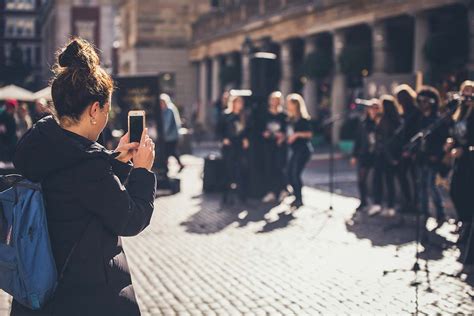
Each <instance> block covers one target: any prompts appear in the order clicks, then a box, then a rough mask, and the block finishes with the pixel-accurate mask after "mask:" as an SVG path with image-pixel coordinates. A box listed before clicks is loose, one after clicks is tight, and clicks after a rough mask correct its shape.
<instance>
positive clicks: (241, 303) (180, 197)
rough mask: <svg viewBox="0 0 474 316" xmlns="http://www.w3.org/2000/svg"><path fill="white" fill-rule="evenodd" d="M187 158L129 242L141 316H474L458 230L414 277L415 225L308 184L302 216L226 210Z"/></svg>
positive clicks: (429, 246) (433, 247) (438, 243)
mask: <svg viewBox="0 0 474 316" xmlns="http://www.w3.org/2000/svg"><path fill="white" fill-rule="evenodd" d="M184 162H185V163H186V164H187V168H186V169H185V170H184V171H183V172H182V173H181V174H180V177H181V179H182V193H180V194H177V195H175V196H169V197H161V198H159V199H158V200H157V202H156V211H155V214H154V216H153V220H152V223H151V225H150V227H149V228H147V229H146V231H145V232H143V233H142V234H141V235H140V236H138V237H134V238H128V239H126V241H125V250H126V252H127V256H128V260H129V262H130V265H131V269H132V274H133V279H134V284H135V289H136V293H137V296H138V300H139V303H140V306H141V310H142V314H143V315H241V314H248V315H292V314H296V315H315V314H331V315H335V314H337V315H343V314H351V315H353V314H360V315H369V314H377V315H379V314H390V315H399V314H413V313H417V312H419V313H423V314H425V313H426V314H466V315H469V314H470V315H472V314H474V301H473V297H474V288H473V285H474V282H473V280H472V276H467V275H465V274H463V275H461V276H460V277H454V274H455V273H457V272H458V271H459V270H460V269H461V268H462V266H461V264H460V263H458V262H457V258H458V257H459V251H458V250H457V248H456V247H454V245H453V242H454V241H455V240H456V237H455V236H454V235H452V234H451V232H450V231H451V230H452V229H453V227H452V225H449V224H445V225H444V226H443V227H441V228H440V229H439V230H437V231H436V232H434V231H432V232H429V233H428V234H427V236H426V239H427V240H428V241H429V243H425V247H421V250H422V253H421V260H420V263H421V267H422V268H425V267H427V268H428V272H429V273H425V272H419V273H418V275H417V276H415V274H414V272H411V271H409V270H410V269H411V267H412V266H413V263H414V255H415V242H414V239H415V227H416V226H415V225H414V221H413V220H412V219H408V222H407V224H406V226H404V227H402V228H395V229H389V230H387V229H386V228H387V227H389V225H390V224H392V223H393V221H394V220H393V219H387V218H382V217H370V218H369V217H368V216H366V215H365V214H361V215H360V216H355V215H354V211H353V210H354V207H355V206H356V205H357V204H358V200H357V199H355V198H350V197H343V196H338V195H336V196H335V197H334V199H333V201H334V210H333V211H329V212H328V211H327V209H328V207H329V200H330V199H329V194H328V193H326V192H324V191H320V190H317V189H314V188H309V187H305V189H304V191H303V194H304V198H305V201H306V206H305V207H303V208H301V209H300V210H298V211H295V212H290V211H289V207H288V203H289V202H291V199H288V200H287V201H285V202H284V203H283V204H281V205H279V206H271V205H265V204H260V203H258V202H256V201H250V202H248V203H247V205H244V204H236V205H234V206H233V207H222V206H221V205H220V198H219V196H218V195H210V196H209V195H208V196H204V195H202V194H201V180H200V175H201V172H202V160H201V159H198V158H195V157H191V156H186V157H185V158H184ZM393 269H406V270H407V271H403V270H400V271H395V272H393V273H386V274H385V275H384V272H386V271H390V270H393ZM413 281H418V282H419V286H411V283H412V282H413ZM1 306H3V309H1ZM7 306H8V304H7V298H6V296H3V297H1V298H0V315H3V313H5V314H6V313H7V308H8V307H7Z"/></svg>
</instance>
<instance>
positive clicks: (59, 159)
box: [13, 116, 112, 182]
mask: <svg viewBox="0 0 474 316" xmlns="http://www.w3.org/2000/svg"><path fill="white" fill-rule="evenodd" d="M68 133H69V134H70V135H68ZM111 155H112V153H111V152H110V151H108V150H106V149H105V148H104V147H102V146H101V145H99V144H98V143H96V142H92V141H90V140H88V139H86V138H84V137H82V136H79V135H76V134H73V133H71V132H68V131H65V130H63V129H62V128H61V127H60V126H59V124H58V123H57V122H56V120H55V119H54V118H53V117H52V116H47V117H45V118H43V119H42V120H40V121H38V122H37V123H36V124H35V125H34V126H33V128H31V129H30V130H29V131H28V132H27V133H26V134H25V135H24V136H23V137H22V139H21V140H20V141H19V142H18V145H17V148H16V151H15V154H14V158H13V164H14V165H15V168H16V170H17V171H18V172H19V173H20V174H21V175H23V176H24V177H25V178H27V179H29V180H31V181H33V182H41V181H42V180H43V179H44V178H45V177H47V176H49V175H51V174H53V173H55V172H57V171H59V170H62V169H66V168H69V167H72V166H74V165H77V164H79V163H81V162H82V161H84V160H87V159H92V158H97V157H104V158H106V159H108V158H109V157H110V156H111Z"/></svg>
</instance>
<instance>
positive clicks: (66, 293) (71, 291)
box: [11, 116, 155, 316]
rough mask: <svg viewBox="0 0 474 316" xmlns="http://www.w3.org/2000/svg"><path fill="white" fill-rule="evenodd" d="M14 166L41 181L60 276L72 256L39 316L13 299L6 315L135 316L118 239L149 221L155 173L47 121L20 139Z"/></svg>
mask: <svg viewBox="0 0 474 316" xmlns="http://www.w3.org/2000/svg"><path fill="white" fill-rule="evenodd" d="M14 164H15V167H16V169H17V170H18V171H19V172H20V173H21V174H22V175H23V176H25V177H26V178H28V179H29V180H31V181H34V182H41V184H42V187H43V195H44V198H45V205H46V214H47V221H48V228H49V234H50V239H51V246H52V251H53V255H54V258H55V261H56V266H57V269H58V273H59V272H60V271H61V270H62V268H63V266H64V264H65V261H66V258H67V257H68V255H69V254H71V257H70V260H69V263H68V264H67V266H66V269H65V272H64V277H63V278H62V279H61V280H60V282H59V286H58V288H57V290H56V293H55V297H54V298H53V299H52V300H51V301H50V302H49V303H48V304H47V306H46V307H45V309H44V311H43V312H40V313H38V312H32V311H29V310H27V309H26V308H24V307H22V306H20V305H19V304H18V303H16V302H15V301H14V302H13V306H12V312H11V315H68V316H69V315H81V316H82V315H97V316H99V315H100V316H102V315H127V316H128V315H139V314H140V311H139V309H138V305H137V303H136V298H135V293H134V290H133V287H132V282H131V278H130V272H129V269H128V264H127V260H126V257H125V253H124V251H123V249H122V242H121V238H120V237H119V236H134V235H137V234H138V233H140V232H141V231H142V230H143V229H145V228H146V227H147V226H148V224H149V223H150V219H151V215H152V212H153V202H154V196H155V176H154V174H153V173H152V172H149V171H147V170H145V169H142V168H137V169H132V168H131V166H130V165H128V164H124V163H121V162H120V161H118V160H116V159H115V155H114V154H113V153H111V152H109V151H107V150H105V149H104V148H103V147H102V146H101V145H99V144H97V143H95V142H92V141H90V140H88V139H86V138H84V137H82V136H79V135H77V134H74V133H72V132H69V131H66V130H63V129H62V128H61V127H60V126H59V125H58V124H57V123H56V121H55V120H54V119H53V118H52V117H51V116H49V117H46V118H44V119H42V120H40V121H39V122H38V123H37V124H36V125H35V126H34V127H33V128H32V129H31V130H30V131H29V132H28V133H26V134H25V136H24V137H23V138H22V139H21V140H20V142H19V144H18V147H17V150H16V153H15V157H14ZM123 183H125V185H124V184H123ZM76 243H77V246H76V247H75V248H74V250H73V251H72V252H71V250H72V249H73V247H74V245H75V244H76Z"/></svg>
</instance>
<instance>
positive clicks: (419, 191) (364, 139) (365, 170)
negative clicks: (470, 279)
mask: <svg viewBox="0 0 474 316" xmlns="http://www.w3.org/2000/svg"><path fill="white" fill-rule="evenodd" d="M451 99H452V100H447V102H444V103H443V101H442V99H441V97H440V94H439V92H438V91H437V90H436V89H435V88H434V87H430V86H423V87H421V88H420V89H419V90H418V91H417V92H415V91H414V89H412V88H411V87H410V86H408V85H406V84H404V85H400V86H399V87H397V88H396V89H395V92H394V95H393V96H392V95H383V96H381V97H380V98H379V99H372V100H370V102H368V103H367V104H366V105H365V106H366V108H365V115H364V116H363V118H362V119H361V122H360V125H359V128H358V132H357V136H356V140H355V146H354V151H353V155H352V164H353V165H354V166H357V176H358V188H359V192H360V200H361V203H360V206H359V207H358V208H357V211H364V210H365V211H367V213H368V214H369V215H372V216H373V215H376V214H378V213H381V214H382V215H386V216H394V215H396V214H397V213H398V214H403V213H417V212H419V214H421V215H422V216H423V218H424V219H425V220H426V219H427V218H428V217H429V216H430V214H431V212H430V203H429V202H430V197H431V200H432V204H433V206H434V214H435V218H436V220H437V223H438V226H440V225H442V223H443V222H444V221H445V220H446V214H445V210H444V202H445V201H443V195H442V194H441V192H440V185H439V184H440V183H450V188H449V192H450V197H451V199H452V201H453V204H454V206H455V209H456V212H457V221H458V230H459V234H460V235H459V240H458V243H459V244H461V245H466V250H467V251H466V252H465V258H464V259H465V263H467V264H473V263H474V226H473V224H472V222H473V215H474V212H473V211H472V207H471V206H470V202H469V196H470V193H471V188H472V187H473V184H474V182H473V181H474V173H473V171H474V169H473V165H474V160H473V158H474V154H473V153H474V114H473V113H472V112H473V107H474V82H473V81H465V82H464V83H463V84H462V85H461V87H460V90H459V92H458V93H457V94H454V95H453V96H452V97H451ZM369 174H373V176H372V177H371V178H369ZM369 179H371V181H370V180H369ZM396 182H398V187H399V189H400V190H399V191H400V194H401V196H402V197H403V199H402V202H401V205H400V206H399V208H398V209H397V210H396V209H395V207H396V204H395V201H396V191H397V190H396V188H397V185H396ZM370 186H371V187H372V188H373V190H369V187H370ZM369 192H372V194H369ZM369 198H371V199H369ZM370 200H371V201H372V202H373V203H372V204H370V203H369V202H370Z"/></svg>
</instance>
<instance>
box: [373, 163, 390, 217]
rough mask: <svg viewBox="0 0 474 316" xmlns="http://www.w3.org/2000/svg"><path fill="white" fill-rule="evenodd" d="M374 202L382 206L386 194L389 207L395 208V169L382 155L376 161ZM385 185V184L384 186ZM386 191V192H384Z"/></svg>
mask: <svg viewBox="0 0 474 316" xmlns="http://www.w3.org/2000/svg"><path fill="white" fill-rule="evenodd" d="M373 183H374V202H375V204H379V205H381V204H382V202H383V197H384V193H385V196H386V198H387V200H386V202H387V207H390V208H392V207H394V206H395V168H394V167H393V166H392V165H391V164H390V163H389V162H388V161H387V160H386V159H385V157H383V156H382V155H380V156H376V157H375V161H374V179H373ZM384 183H385V184H384ZM384 191H386V192H384Z"/></svg>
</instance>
